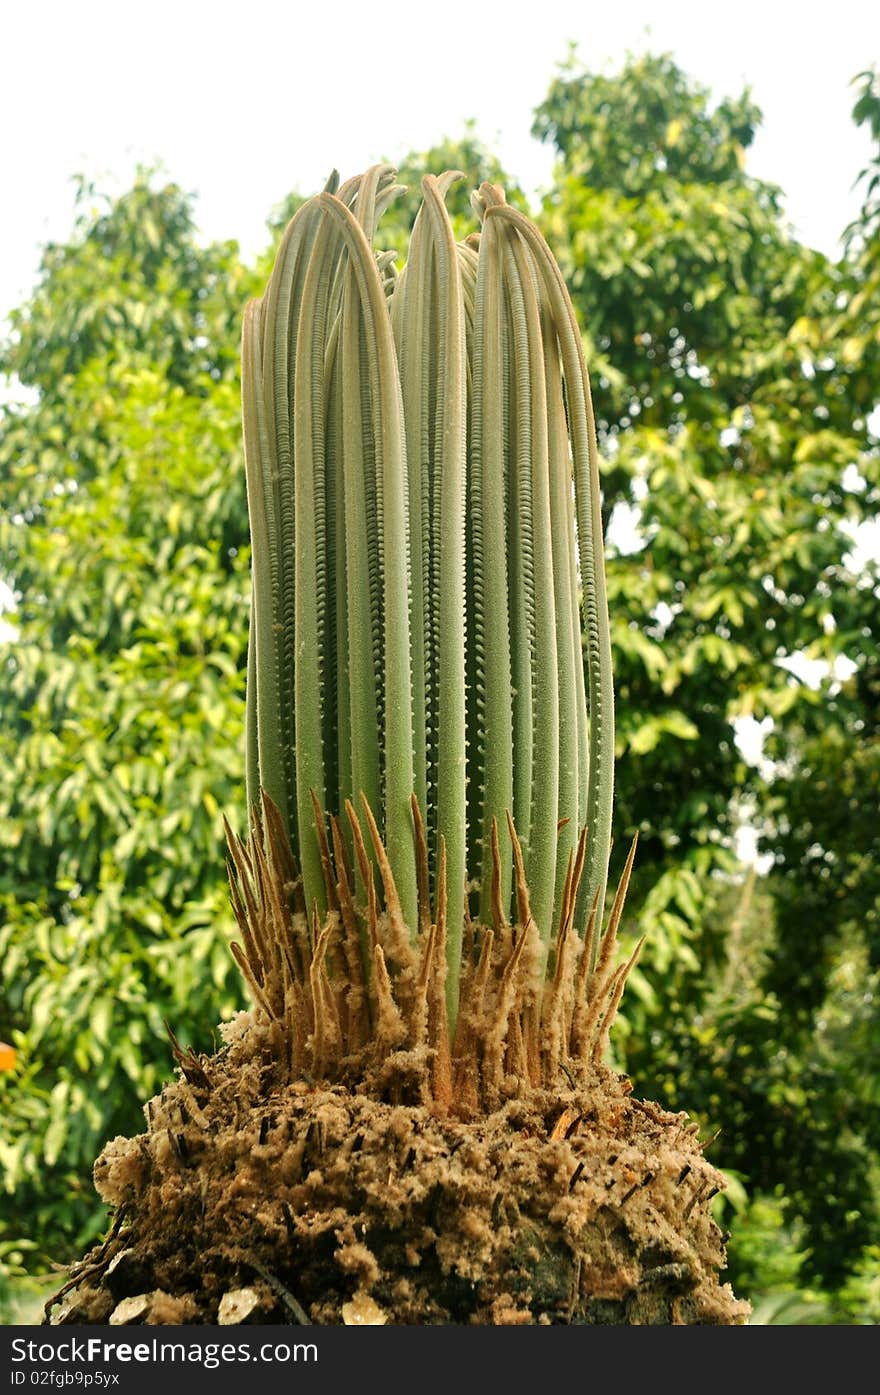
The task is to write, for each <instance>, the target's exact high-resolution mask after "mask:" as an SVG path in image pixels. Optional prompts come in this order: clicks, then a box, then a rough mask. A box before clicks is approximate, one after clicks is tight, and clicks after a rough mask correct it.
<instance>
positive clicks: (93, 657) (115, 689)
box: [0, 177, 252, 1258]
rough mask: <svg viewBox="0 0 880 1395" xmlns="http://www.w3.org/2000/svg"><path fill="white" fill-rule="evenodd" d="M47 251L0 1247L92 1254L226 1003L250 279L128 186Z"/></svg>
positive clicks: (9, 367)
mask: <svg viewBox="0 0 880 1395" xmlns="http://www.w3.org/2000/svg"><path fill="white" fill-rule="evenodd" d="M94 205H95V195H94V191H92V190H90V189H88V188H86V187H82V188H81V189H80V196H79V210H80V211H79V218H78V222H77V226H76V228H75V231H74V234H73V237H72V238H71V240H70V241H69V242H68V243H66V244H64V245H55V246H50V247H48V248H47V249H46V251H45V254H44V257H43V262H42V268H41V273H40V279H39V283H38V286H37V289H36V291H35V293H34V295H33V297H32V299H31V301H30V303H29V304H28V305H27V306H26V307H25V308H24V309H22V310H21V311H19V312H17V313H16V314H15V316H14V317H13V323H12V331H13V332H12V336H11V338H10V341H9V342H8V344H7V345H6V347H5V350H4V356H3V362H2V367H3V369H4V371H5V373H6V374H7V375H9V376H10V378H11V380H12V383H11V387H10V392H11V394H12V395H13V398H14V397H15V396H18V398H20V399H21V400H20V402H19V404H18V405H15V403H14V401H13V404H12V405H9V406H8V407H7V408H6V410H5V414H4V419H3V422H2V427H0V516H2V523H0V559H2V560H0V567H2V573H3V575H4V576H5V577H6V578H8V579H9V580H10V581H11V584H12V585H13V586H14V587H15V592H16V607H15V613H14V614H13V615H12V616H11V617H9V616H8V617H6V618H7V619H12V620H13V622H14V625H15V631H16V633H15V637H14V639H13V640H11V641H10V642H7V643H6V644H4V646H3V648H4V653H3V663H2V669H0V706H2V713H3V720H2V723H0V762H2V766H3V770H4V780H3V784H2V787H0V905H2V912H0V956H2V963H3V976H2V987H0V1037H3V1038H4V1039H6V1040H8V1039H9V1038H10V1036H12V1037H14V1039H15V1041H16V1044H17V1046H18V1048H19V1068H18V1070H17V1072H16V1073H15V1074H14V1075H12V1076H10V1075H6V1076H3V1077H0V1094H2V1106H0V1108H2V1112H3V1137H2V1140H0V1163H2V1168H3V1175H4V1180H5V1187H6V1190H7V1192H11V1191H14V1193H15V1197H16V1205H15V1208H14V1212H13V1209H12V1208H10V1207H8V1206H4V1207H3V1221H2V1223H0V1243H2V1242H3V1241H4V1240H6V1239H9V1238H15V1237H16V1236H18V1235H20V1234H21V1233H22V1231H24V1233H25V1234H27V1235H28V1236H29V1237H30V1239H31V1240H32V1241H34V1242H36V1243H37V1245H38V1246H39V1247H40V1250H41V1251H46V1252H48V1253H49V1254H52V1255H54V1256H56V1257H62V1258H63V1257H64V1253H63V1252H62V1254H61V1255H60V1256H59V1247H64V1250H66V1248H67V1247H68V1246H73V1245H80V1244H82V1243H83V1242H84V1241H85V1240H86V1239H87V1238H88V1237H89V1236H90V1235H92V1234H94V1233H95V1231H96V1230H97V1229H99V1228H100V1226H101V1225H102V1223H103V1210H102V1208H100V1207H99V1206H97V1205H96V1200H97V1199H96V1198H95V1196H94V1194H93V1190H92V1187H91V1182H90V1169H91V1163H92V1161H93V1159H94V1157H95V1154H96V1150H97V1149H98V1148H99V1147H100V1145H101V1144H102V1142H103V1141H104V1140H105V1139H106V1138H107V1137H108V1136H112V1135H113V1134H114V1133H115V1132H117V1131H119V1130H120V1129H121V1128H123V1127H129V1126H130V1124H131V1121H132V1113H133V1111H136V1109H137V1105H136V1103H135V1101H137V1100H138V1099H142V1098H145V1097H146V1096H145V1094H144V1091H145V1090H146V1091H148V1092H149V1091H151V1090H153V1089H154V1088H155V1086H156V1085H157V1084H158V1083H159V1082H160V1081H161V1080H162V1079H163V1078H164V1077H165V1076H166V1075H167V1073H168V1068H169V1048H168V1043H167V1038H166V1036H165V1033H164V1030H163V1017H168V1018H169V1019H170V1020H171V1021H172V1022H173V1024H174V1026H175V1030H177V1031H178V1032H179V1033H181V1034H182V1035H183V1036H184V1037H187V1035H188V1033H189V1032H190V1030H191V1028H192V1027H193V1026H194V1024H195V1023H204V1022H205V1021H206V1020H207V1021H214V1020H215V1014H216V1008H217V1004H218V1000H219V1002H220V1003H221V1004H223V1005H224V1006H225V1009H226V1011H227V1012H228V1011H229V1010H230V1009H231V1007H232V1006H233V1004H234V1003H236V1002H237V1001H238V992H239V989H238V982H237V978H236V977H235V975H234V974H233V973H232V972H231V971H230V963H229V960H228V955H227V952H226V949H225V946H224V944H223V932H224V927H226V926H227V925H228V922H229V910H228V903H227V897H226V894H225V890H224V887H223V869H222V859H221V858H220V857H219V855H218V851H219V848H220V847H221V839H222V824H221V810H222V808H223V807H229V806H230V805H231V804H232V803H233V802H234V801H236V800H237V799H238V792H239V789H240V787H241V780H242V778H243V771H242V757H241V741H240V730H241V724H242V721H243V696H244V672H243V665H244V645H245V634H246V617H247V605H248V599H247V598H248V595H249V573H248V559H247V555H246V553H245V552H244V551H243V549H242V542H243V539H244V538H245V536H246V512H245V501H244V489H243V485H242V475H243V471H242V469H241V467H240V466H239V468H238V469H236V466H235V462H236V460H240V454H241V444H240V430H239V424H238V422H239V399H238V386H237V380H236V375H237V340H238V335H239V324H240V314H241V307H242V305H243V303H244V300H245V299H246V297H247V295H248V294H250V293H251V286H252V283H251V281H250V280H249V278H248V274H247V273H246V272H245V270H244V268H243V267H242V266H241V264H240V263H239V261H238V257H237V253H236V248H235V246H234V244H232V243H229V244H224V245H217V246H213V247H209V248H200V247H199V246H198V245H197V242H196V239H195V235H194V230H193V222H192V209H191V201H190V200H189V199H188V198H187V197H186V196H185V195H184V194H183V193H182V192H181V191H180V190H179V189H177V188H175V187H174V186H173V185H167V186H165V187H159V186H158V185H157V184H155V183H154V182H151V181H150V180H149V179H148V178H146V177H142V178H139V179H138V181H137V183H136V184H135V186H134V188H133V189H132V190H131V191H130V192H129V193H128V194H126V195H124V196H123V197H122V198H120V199H118V200H116V201H115V202H113V203H110V204H107V205H106V206H104V207H100V206H99V207H97V208H96V207H95V206H94Z"/></svg>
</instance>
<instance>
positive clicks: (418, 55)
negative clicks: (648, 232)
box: [0, 0, 880, 319]
mask: <svg viewBox="0 0 880 1395" xmlns="http://www.w3.org/2000/svg"><path fill="white" fill-rule="evenodd" d="M569 41H575V42H576V43H577V44H578V49H579V53H580V55H581V57H582V58H583V59H584V60H585V61H587V62H589V64H590V66H591V67H594V68H605V69H607V70H609V71H613V70H614V69H615V68H617V67H618V66H619V65H620V63H621V61H622V60H623V58H624V56H625V54H626V52H627V50H634V51H637V52H638V51H644V50H646V49H648V50H654V51H661V50H670V51H672V52H673V53H674V55H675V57H676V58H677V60H678V61H679V62H680V64H681V65H682V66H683V67H684V68H685V70H686V71H688V72H689V73H691V75H692V76H693V77H694V78H696V79H697V80H698V81H699V82H701V83H703V84H705V85H707V86H709V87H710V88H711V89H712V90H713V92H714V94H715V96H716V97H722V96H727V95H735V94H738V93H739V91H740V90H741V88H742V87H743V85H744V84H745V83H749V84H751V86H752V88H753V91H754V94H755V97H756V99H757V101H758V102H759V104H760V105H761V106H762V107H763V109H764V114H765V125H764V128H763V131H762V133H761V134H760V135H759V137H758V140H757V143H756V146H755V147H754V148H753V155H752V157H751V159H750V168H751V169H752V170H753V172H755V173H756V174H760V175H761V176H763V177H765V178H768V179H772V180H773V181H775V182H776V183H778V184H780V185H781V186H782V187H783V189H784V190H785V192H786V194H787V196H788V210H789V215H790V217H791V219H792V221H793V223H794V224H795V226H796V228H797V230H798V232H799V234H800V235H801V236H802V237H803V238H804V240H806V241H808V242H811V243H812V244H813V245H815V246H819V247H822V248H823V249H824V250H827V251H829V252H833V251H834V248H835V243H836V239H837V236H838V234H839V233H840V231H841V229H842V227H843V226H844V224H845V223H846V221H847V220H848V219H849V218H850V217H852V216H853V214H854V213H855V211H856V207H857V200H856V198H855V196H854V195H853V194H852V191H851V186H852V182H853V179H854V178H855V176H856V174H857V172H858V170H859V169H860V167H861V164H862V163H863V162H864V158H865V155H866V153H867V150H868V144H867V139H866V137H865V135H864V133H861V134H859V133H857V132H856V131H855V128H854V127H853V125H852V123H851V120H850V110H851V107H852V103H853V91H852V89H851V88H850V86H849V83H850V81H851V79H852V78H853V77H854V75H855V74H856V73H857V72H859V71H861V70H863V69H865V68H866V67H868V66H870V65H871V64H872V63H877V62H878V61H880V5H876V6H874V5H869V4H867V3H863V2H860V0H824V3H823V4H821V5H819V4H814V3H810V0H801V3H799V4H783V3H773V0H763V3H755V0H739V3H735V2H734V0H727V2H726V3H725V4H723V5H717V4H716V5H712V4H709V3H708V2H707V0H701V2H700V3H692V0H682V2H681V3H676V2H675V0H665V3H663V4H657V3H654V4H649V3H645V0H617V3H611V4H608V3H604V4H601V5H600V4H596V3H594V0H536V3H534V4H532V5H531V6H529V7H525V6H517V4H516V0H502V2H499V0H483V3H480V0H476V3H474V4H473V7H471V6H469V5H468V4H467V3H465V2H464V0H453V3H446V4H441V3H439V0H430V3H428V4H424V3H422V4H419V3H418V0H410V3H409V4H402V5H399V6H395V5H384V4H369V3H366V0H358V2H357V3H353V0H335V2H334V0H329V2H328V0H324V3H322V2H321V0H311V3H309V4H303V3H298V2H297V0H289V3H288V4H286V5H285V4H283V3H281V4H279V3H277V0H276V3H270V2H269V0H244V2H243V3H238V4H235V5H233V4H230V3H228V0H211V2H210V3H206V2H205V0H175V3H170V2H169V0H139V3H137V4H134V3H132V0H114V3H107V2H106V0H73V2H71V0H66V3H60V2H59V0H30V3H26V0H0V131H2V133H3V135H2V142H3V147H4V148H3V150H2V164H3V174H4V184H5V189H6V200H5V212H4V216H3V218H2V222H0V254H2V255H0V319H2V317H3V316H4V315H5V314H6V313H7V312H8V310H9V309H10V308H11V307H12V306H13V305H15V304H17V303H19V302H20V301H21V300H22V299H23V297H24V296H25V295H26V293H27V291H28V289H29V288H30V286H31V285H32V283H33V279H34V275H35V271H36V267H37V260H38V249H39V245H40V244H41V243H42V242H43V241H45V240H46V239H47V238H52V237H60V236H64V235H65V233H66V232H67V231H68V230H69V227H70V221H71V213H72V184H71V176H72V175H73V174H74V173H75V172H77V171H83V172H85V173H87V174H89V175H91V176H97V177H98V178H99V179H101V180H103V182H104V184H105V187H107V186H108V185H109V187H111V188H113V187H115V188H121V187H123V186H125V185H126V183H128V182H129V180H130V176H131V172H132V171H133V168H134V166H135V164H136V163H137V162H138V161H139V160H140V161H144V162H147V163H152V162H155V161H157V160H158V161H161V162H162V164H163V165H164V166H165V168H166V169H167V171H168V173H169V175H170V176H171V177H172V178H174V179H176V180H177V181H178V182H179V183H181V184H182V185H183V186H184V187H185V188H187V189H190V190H193V191H195V192H197V193H198V195H199V202H198V205H197V208H198V214H199V219H200V223H201V226H202V228H203V230H204V232H205V233H206V235H209V236H213V237H237V238H238V239H239V240H240V242H241V243H242V247H243V250H244V252H245V254H246V255H250V254H251V253H253V252H254V251H256V250H257V249H258V248H261V247H262V246H263V245H264V242H265V232H264V229H265V219H266V216H267V214H268V213H269V210H270V208H271V207H272V206H273V204H275V203H276V202H277V201H278V200H279V199H280V198H281V197H282V196H283V195H284V194H285V192H286V191H287V190H288V189H290V188H292V187H298V188H299V189H300V190H301V191H302V192H303V193H312V192H314V191H315V190H316V189H317V188H318V187H320V185H321V184H322V183H323V181H324V179H325V178H326V176H327V174H328V173H329V171H330V169H331V168H333V166H334V165H335V166H337V167H338V168H339V169H340V171H341V173H342V175H343V177H345V176H346V175H348V174H353V173H356V172H358V171H359V170H361V169H362V168H364V167H365V166H366V165H367V164H369V163H370V162H372V161H373V160H375V159H378V158H381V157H383V156H388V157H391V158H396V157H399V156H400V155H402V154H404V153H405V152H406V151H408V150H410V149H424V148H427V147H428V146H429V145H431V144H433V143H434V142H435V141H436V140H438V139H440V138H441V137H443V136H450V137H453V138H454V137H456V136H458V135H460V134H461V132H462V130H463V127H464V123H465V121H467V120H468V119H469V118H474V119H475V121H476V123H477V130H478V133H479V135H480V136H481V137H482V138H483V140H484V141H485V142H486V143H487V144H488V145H490V146H491V147H492V148H493V149H494V150H495V151H496V153H497V154H498V156H499V158H500V159H501V162H502V164H503V165H504V166H505V167H506V168H507V169H508V170H510V172H511V173H512V174H515V175H517V176H518V177H519V178H520V180H521V181H522V182H523V183H524V185H525V186H526V187H527V188H528V189H529V190H530V191H532V190H535V189H537V188H538V187H539V186H542V185H546V184H547V183H548V182H549V178H550V171H551V161H552V156H551V152H550V151H549V150H548V149H546V148H544V147H542V146H540V145H539V144H538V143H537V142H536V141H534V140H533V139H532V138H531V136H530V134H529V131H530V126H531V121H532V113H533V110H534V108H535V106H536V105H537V104H538V103H539V102H540V101H541V99H542V98H543V97H544V95H545V94H546V91H547V88H548V85H549V83H550V80H551V78H552V76H553V74H554V72H555V70H556V68H557V66H558V64H559V63H560V62H561V61H562V60H563V59H564V57H565V55H566V52H567V48H568V44H569Z"/></svg>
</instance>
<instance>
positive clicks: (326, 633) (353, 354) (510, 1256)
mask: <svg viewBox="0 0 880 1395" xmlns="http://www.w3.org/2000/svg"><path fill="white" fill-rule="evenodd" d="M456 178H458V176H457V175H456V174H454V173H448V174H446V175H443V176H441V177H440V178H434V177H432V176H426V178H425V180H424V181H423V203H422V206H421V210H420V212H419V214H418V217H417V219H416V222H415V225H414V228H413V231H412V238H411V243H410V249H409V257H408V260H407V262H406V265H405V266H404V268H403V270H402V271H401V272H400V273H399V274H398V273H397V271H396V268H395V263H394V257H393V254H385V253H383V252H381V251H380V252H376V251H375V250H374V246H373V244H374V240H375V238H376V233H377V227H378V224H379V219H380V217H381V214H382V212H383V210H384V209H385V208H386V206H387V205H388V203H389V202H390V200H391V199H392V198H393V197H394V195H395V193H396V192H397V186H396V184H395V172H394V171H393V170H392V169H391V168H390V167H388V166H385V165H380V166H376V167H374V168H373V169H370V170H368V171H367V172H366V173H365V174H364V175H362V176H361V177H359V178H356V179H352V180H350V181H348V182H347V183H344V184H342V185H338V183H337V181H336V180H335V179H334V180H332V181H331V182H330V184H329V185H328V187H327V188H326V189H325V190H324V192H323V193H321V194H319V195H318V196H316V197H315V198H313V199H310V200H309V201H308V202H306V203H305V204H304V205H303V206H302V207H301V208H300V209H299V211H298V212H297V214H296V216H295V217H294V218H293V220H292V222H291V223H290V225H289V226H288V228H287V230H286V232H285V234H284V237H283V239H282V241H281V245H280V247H279V250H278V254H277V259H276V262H275V266H274V269H273V271H272V274H271V277H270V280H269V283H268V286H267V289H266V292H265V294H264V295H263V297H262V298H261V299H260V300H257V301H254V302H253V303H252V304H251V305H249V307H248V309H247V313H246V316H245V323H244V332H243V348H242V394H243V418H244V436H245V455H246V467H247V490H248V506H249V514H250V524H251V540H252V549H253V594H252V606H251V625H250V641H251V642H250V652H249V665H248V686H247V694H248V697H247V724H246V725H247V731H246V750H247V801H248V809H249V820H248V831H247V836H246V837H244V838H242V837H239V836H237V835H236V834H234V833H233V832H232V831H231V830H229V848H230V881H231V887H232V899H233V907H234V910H235V914H236V918H237V921H238V924H239V927H240V931H241V941H240V943H238V944H236V945H234V946H233V952H234V953H235V956H236V959H237V961H238V963H239V964H240V966H241V969H242V972H243V974H244V977H245V979H246V981H247V984H248V986H249V990H250V993H251V996H252V1000H253V1009H252V1011H251V1012H249V1013H246V1014H243V1015H242V1016H241V1017H240V1018H239V1019H237V1020H236V1021H235V1022H234V1023H233V1024H231V1026H230V1027H228V1028H226V1029H225V1030H224V1035H225V1038H226V1044H225V1046H224V1047H223V1049H222V1050H221V1051H220V1052H219V1053H218V1054H217V1055H215V1056H213V1057H208V1056H198V1055H197V1054H196V1053H195V1052H193V1051H191V1050H188V1051H184V1050H182V1049H180V1048H179V1047H176V1055H177V1059H178V1063H179V1066H180V1078H179V1079H178V1081H177V1082H176V1083H175V1084H174V1085H172V1086H169V1087H168V1088H167V1089H166V1090H165V1091H164V1092H163V1094H162V1096H161V1097H160V1098H159V1099H158V1100H154V1101H152V1102H151V1104H150V1105H149V1106H148V1109H147V1113H148V1123H149V1129H148V1132H147V1134H146V1135H144V1137H143V1138H141V1139H137V1140H123V1139H117V1140H115V1141H114V1142H113V1143H111V1144H110V1145H108V1147H107V1149H105V1152H104V1154H103V1155H102V1157H101V1158H100V1159H99V1161H98V1164H97V1165H96V1174H95V1175H96V1184H97V1185H98V1188H99V1191H100V1192H101V1194H102V1195H103V1196H104V1197H105V1198H106V1199H107V1200H108V1201H109V1202H110V1203H111V1204H112V1205H113V1206H114V1207H115V1208H116V1216H115V1222H114V1229H113V1230H112V1231H111V1234H110V1236H109V1238H108V1240H107V1241H106V1242H105V1244H104V1246H103V1247H102V1248H101V1249H100V1250H99V1251H98V1252H96V1254H95V1255H93V1256H91V1257H90V1261H89V1263H90V1266H91V1271H90V1272H89V1273H87V1274H85V1275H80V1276H78V1277H76V1276H75V1277H74V1278H73V1279H72V1280H71V1283H70V1285H69V1288H70V1294H69V1295H68V1299H67V1304H68V1306H67V1308H66V1309H63V1310H62V1313H63V1314H67V1315H72V1318H73V1320H78V1321H83V1320H88V1319H89V1318H91V1319H94V1320H98V1321H101V1320H105V1319H106V1318H107V1317H108V1315H109V1314H110V1313H111V1310H114V1317H113V1320H114V1321H117V1322H118V1321H139V1320H146V1318H147V1317H148V1318H149V1320H150V1321H152V1322H163V1321H164V1322H181V1321H189V1320H192V1319H194V1318H196V1319H200V1320H208V1321H218V1322H236V1321H241V1320H243V1319H244V1318H245V1317H251V1316H253V1315H254V1314H256V1315H257V1316H262V1318H263V1319H264V1320H281V1321H290V1320H295V1321H319V1322H339V1321H345V1322H385V1321H392V1322H394V1321H397V1322H410V1323H412V1322H474V1321H476V1322H494V1323H503V1322H559V1323H563V1322H609V1321H610V1322H645V1321H649V1322H673V1321H684V1322H688V1321H690V1322H725V1323H726V1322H736V1321H741V1320H742V1318H743V1312H744V1308H743V1305H741V1304H737V1302H736V1301H735V1300H734V1299H733V1296H732V1294H731V1293H730V1291H729V1290H728V1289H726V1288H723V1287H722V1286H720V1285H719V1283H718V1281H717V1271H718V1270H719V1268H720V1267H721V1265H722V1263H723V1245H722V1239H721V1236H720V1234H719V1232H718V1230H717V1228H716V1227H715V1225H714V1223H713V1221H712V1219H711V1215H710V1213H709V1209H708V1202H709V1200H710V1198H711V1195H712V1194H714V1192H715V1191H717V1190H718V1189H719V1188H720V1186H721V1185H722V1179H721V1178H720V1176H719V1174H717V1173H716V1172H715V1171H714V1169H712V1168H711V1167H709V1166H708V1164H707V1163H706V1162H705V1160H704V1159H703V1156H702V1150H701V1148H700V1145H699V1144H698V1142H697V1141H696V1139H695V1137H694V1130H693V1126H691V1125H689V1124H688V1121H687V1119H686V1117H685V1116H683V1115H677V1116H669V1115H666V1114H664V1113H663V1111H662V1110H660V1109H659V1108H658V1107H657V1106H655V1105H651V1104H646V1103H644V1102H640V1101H636V1100H633V1099H632V1098H631V1097H630V1093H629V1092H630V1085H629V1081H628V1080H627V1079H626V1078H625V1077H623V1076H620V1075H618V1074H616V1073H615V1072H614V1071H612V1070H610V1069H609V1068H608V1066H607V1065H605V1063H604V1056H605V1053H606V1048H607V1043H608V1034H609V1031H610V1027H611V1024H612V1021H613V1019H614V1015H615V1013H616V1010H617V1007H618V1004H619V1002H620V998H621V994H622V992H623V987H624V983H625V981H626V977H627V974H628V972H629V970H630V969H631V967H632V965H633V963H634V962H635V958H636V955H637V954H638V950H639V947H640V946H638V945H637V946H636V948H635V950H634V951H633V953H632V954H631V955H630V956H629V958H628V959H627V960H626V961H625V962H624V963H621V964H618V963H617V962H616V961H617V959H618V957H619V956H618V953H617V933H618V927H619V923H620V919H621V913H622V907H623V897H624V894H625V888H626V882H627V879H628V875H629V868H630V866H631V863H632V857H633V852H634V849H633V850H631V851H630V854H629V857H628V858H627V861H626V864H625V866H624V869H623V873H622V877H621V882H620V885H619V887H618V890H617V893H616V896H615V898H614V901H613V905H612V906H611V908H610V911H609V913H608V915H607V917H606V915H605V913H604V901H605V886H606V873H607V864H608V857H609V850H610V829H611V813H612V790H613V746H614V715H613V689H612V673H611V649H610V641H609V630H608V613H607V603H606V595H605V582H604V569H603V552H602V529H601V509H600V495H599V473H598V461H597V451H596V439H595V430H594V424H593V416H592V408H591V403H590V390H589V384H588V379H587V372H586V368H585V365H584V359H583V352H582V346H581V339H580V335H579V332H578V328H577V325H576V322H575V318H574V314H573V311H572V308H571V303H570V301H569V298H568V295H567V293H566V289H565V286H564V283H563V280H562V277H561V275H560V272H559V270H558V268H557V266H556V263H555V261H554V259H553V256H552V255H551V253H550V251H549V249H548V247H547V245H546V243H545V242H544V240H543V238H542V237H541V235H540V233H539V232H538V230H537V229H536V228H535V227H534V225H533V224H532V223H531V222H530V221H529V220H528V219H527V218H525V217H524V216H523V215H522V214H521V213H519V212H517V211H515V210H514V209H512V208H510V207H509V206H508V205H507V204H506V202H505V200H504V196H503V194H502V192H501V190H500V189H498V188H496V187H494V186H492V185H488V184H484V185H483V186H482V187H481V188H480V189H479V191H478V192H477V193H476V194H475V195H474V197H473V200H472V202H473V205H474V209H475V211H476V214H477V215H478V217H479V219H480V223H481V228H480V232H479V234H473V235H472V236H470V237H468V238H467V239H466V240H465V241H464V242H457V241H456V238H455V235H454V232H453V228H452V225H451V222H450V219H449V217H448V215H447V212H446V208H445V197H446V194H447V192H448V190H449V187H450V185H451V184H452V183H453V182H454V180H455V179H456ZM126 1305H127V1306H126ZM120 1310H121V1311H120ZM132 1314H133V1316H132ZM56 1320H57V1319H56Z"/></svg>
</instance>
